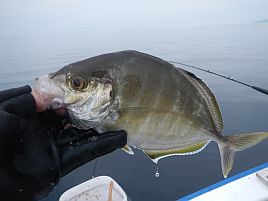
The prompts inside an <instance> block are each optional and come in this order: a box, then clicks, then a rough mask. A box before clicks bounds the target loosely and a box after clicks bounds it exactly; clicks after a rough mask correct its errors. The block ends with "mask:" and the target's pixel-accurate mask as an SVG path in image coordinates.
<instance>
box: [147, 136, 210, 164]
mask: <svg viewBox="0 0 268 201" xmlns="http://www.w3.org/2000/svg"><path fill="white" fill-rule="evenodd" d="M209 142H210V140H208V141H201V142H197V143H193V144H189V145H186V146H183V147H180V148H174V149H165V150H145V151H144V153H145V154H146V155H147V156H148V157H149V158H150V159H151V160H152V161H153V162H154V163H157V162H158V160H160V159H161V158H165V157H168V156H174V155H192V154H196V153H199V152H200V151H202V150H203V149H204V148H205V147H206V146H207V145H208V143H209Z"/></svg>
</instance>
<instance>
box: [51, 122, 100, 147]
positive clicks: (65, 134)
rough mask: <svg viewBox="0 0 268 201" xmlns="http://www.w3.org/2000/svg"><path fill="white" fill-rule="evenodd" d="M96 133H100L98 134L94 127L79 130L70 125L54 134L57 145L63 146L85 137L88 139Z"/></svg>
mask: <svg viewBox="0 0 268 201" xmlns="http://www.w3.org/2000/svg"><path fill="white" fill-rule="evenodd" d="M97 135H100V134H99V133H98V132H97V131H95V130H94V129H88V130H81V129H78V128H75V127H70V128H67V129H65V130H63V131H61V132H60V133H59V134H58V135H57V136H56V141H57V145H58V146H59V147H63V146H65V145H68V144H70V143H73V142H78V141H82V140H86V141H87V139H89V138H90V137H92V136H97Z"/></svg>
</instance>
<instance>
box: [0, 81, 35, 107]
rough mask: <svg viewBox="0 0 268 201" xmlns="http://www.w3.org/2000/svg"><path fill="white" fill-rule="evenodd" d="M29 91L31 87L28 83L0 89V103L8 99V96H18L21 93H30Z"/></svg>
mask: <svg viewBox="0 0 268 201" xmlns="http://www.w3.org/2000/svg"><path fill="white" fill-rule="evenodd" d="M31 91H32V89H31V87H30V86H29V85H26V86H23V87H18V88H13V89H8V90H4V91H0V103H1V102H4V101H5V100H8V99H10V98H14V97H17V96H20V95H22V94H27V93H30V92H31Z"/></svg>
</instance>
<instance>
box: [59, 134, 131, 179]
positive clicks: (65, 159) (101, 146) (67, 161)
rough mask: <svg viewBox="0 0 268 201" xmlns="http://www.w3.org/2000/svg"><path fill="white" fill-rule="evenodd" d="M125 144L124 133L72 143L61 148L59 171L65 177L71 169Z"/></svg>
mask: <svg viewBox="0 0 268 201" xmlns="http://www.w3.org/2000/svg"><path fill="white" fill-rule="evenodd" d="M126 143H127V134H126V132H125V131H122V130H121V131H109V132H105V133H102V134H100V135H99V136H98V137H97V136H93V137H91V138H88V139H85V138H83V139H81V140H78V141H74V142H72V143H71V144H69V145H66V146H64V147H63V148H61V150H60V152H61V169H62V174H63V175H65V174H67V173H69V172H70V171H72V170H73V169H75V168H77V167H79V166H81V165H83V164H85V163H87V162H89V161H91V160H93V159H95V158H98V157H100V156H103V155H105V154H108V153H110V152H112V151H114V150H116V149H117V148H122V147H124V146H125V144H126Z"/></svg>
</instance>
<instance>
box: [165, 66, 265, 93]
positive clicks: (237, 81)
mask: <svg viewBox="0 0 268 201" xmlns="http://www.w3.org/2000/svg"><path fill="white" fill-rule="evenodd" d="M169 62H170V63H173V64H180V65H183V66H187V67H190V68H194V69H197V70H200V71H204V72H207V73H210V74H213V75H216V76H218V77H222V78H224V79H227V80H231V81H233V82H236V83H239V84H242V85H244V86H247V87H250V88H252V89H254V90H256V91H258V92H261V93H263V94H265V95H268V90H267V89H263V88H260V87H257V86H254V85H250V84H247V83H245V82H241V81H239V80H236V79H233V78H232V77H230V76H229V77H227V76H225V75H221V74H218V73H215V72H212V71H210V70H206V69H203V68H200V67H197V66H193V65H189V64H185V63H181V62H177V61H169Z"/></svg>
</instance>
